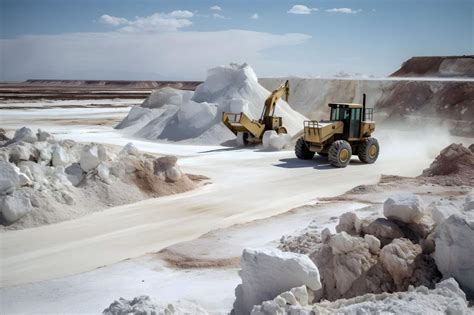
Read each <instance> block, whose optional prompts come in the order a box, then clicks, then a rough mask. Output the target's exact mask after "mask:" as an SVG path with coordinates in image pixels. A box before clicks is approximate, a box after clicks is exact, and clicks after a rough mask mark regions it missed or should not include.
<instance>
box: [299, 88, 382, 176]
mask: <svg viewBox="0 0 474 315" xmlns="http://www.w3.org/2000/svg"><path fill="white" fill-rule="evenodd" d="M365 100H366V96H365V94H364V96H363V101H362V105H361V104H353V103H330V104H329V105H328V106H329V107H330V108H331V116H330V120H326V121H316V120H312V121H305V122H304V134H303V136H302V137H301V138H299V139H298V141H297V142H296V145H295V154H296V156H297V157H298V158H299V159H303V160H309V159H312V158H313V157H314V154H315V153H318V154H319V155H322V156H325V157H327V158H328V159H329V162H330V163H331V165H333V166H335V167H346V166H347V165H348V164H349V162H350V160H351V157H352V155H358V156H359V160H360V161H361V162H363V163H369V164H370V163H374V162H375V161H376V160H377V158H378V156H379V149H380V148H379V143H378V141H377V139H375V138H372V133H373V132H374V131H375V122H374V121H373V115H374V111H373V108H366V107H365Z"/></svg>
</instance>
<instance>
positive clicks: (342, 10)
mask: <svg viewBox="0 0 474 315" xmlns="http://www.w3.org/2000/svg"><path fill="white" fill-rule="evenodd" d="M360 11H362V10H353V9H351V8H333V9H327V10H326V12H333V13H343V14H356V13H359V12H360Z"/></svg>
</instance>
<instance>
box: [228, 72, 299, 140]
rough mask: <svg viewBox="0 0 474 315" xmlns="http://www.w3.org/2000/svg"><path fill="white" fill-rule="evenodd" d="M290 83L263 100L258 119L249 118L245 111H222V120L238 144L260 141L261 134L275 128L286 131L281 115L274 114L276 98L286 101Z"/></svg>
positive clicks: (281, 86) (281, 131)
mask: <svg viewBox="0 0 474 315" xmlns="http://www.w3.org/2000/svg"><path fill="white" fill-rule="evenodd" d="M289 95H290V84H289V82H288V80H286V82H285V83H283V84H282V85H280V86H279V87H278V88H277V89H276V90H274V91H273V92H272V93H271V94H270V96H269V97H268V98H267V99H266V100H265V105H264V106H263V111H262V115H261V116H260V119H259V120H255V119H251V118H250V117H248V116H247V115H246V114H245V113H243V112H242V113H226V112H223V113H222V122H223V123H224V125H226V126H227V128H229V129H230V131H232V132H233V133H234V134H235V135H236V136H237V144H238V145H247V144H249V143H258V142H262V138H263V134H264V133H265V131H268V130H275V131H276V132H277V133H278V134H280V133H287V130H286V128H285V127H284V126H283V121H282V118H281V117H277V116H274V114H275V107H276V104H277V102H278V100H279V99H280V98H282V97H284V99H285V101H287V102H288V96H289Z"/></svg>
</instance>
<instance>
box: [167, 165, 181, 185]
mask: <svg viewBox="0 0 474 315" xmlns="http://www.w3.org/2000/svg"><path fill="white" fill-rule="evenodd" d="M181 177H183V172H182V171H181V169H180V168H179V167H177V166H173V167H170V168H168V169H167V170H166V178H167V179H169V180H170V181H172V182H176V181H178V180H180V179H181Z"/></svg>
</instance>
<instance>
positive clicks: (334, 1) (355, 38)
mask: <svg viewBox="0 0 474 315" xmlns="http://www.w3.org/2000/svg"><path fill="white" fill-rule="evenodd" d="M469 54H470V55H472V54H474V0H298V1H280V0H273V1H270V0H253V1H244V0H221V1H207V0H0V58H1V60H0V62H1V64H0V65H1V68H0V80H25V79H33V78H36V79H108V80H204V79H205V76H206V72H207V70H208V69H210V68H212V67H215V66H219V65H225V64H229V63H244V62H246V63H248V64H250V65H251V66H252V67H253V68H254V70H255V72H256V73H257V75H258V76H259V77H271V76H300V77H334V76H344V75H350V76H356V77H368V76H374V77H384V76H387V75H389V74H390V73H392V72H394V71H395V70H396V69H398V68H399V67H400V65H401V64H402V63H403V62H404V61H405V60H407V59H408V58H410V57H412V56H436V55H438V56H439V55H469Z"/></svg>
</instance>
